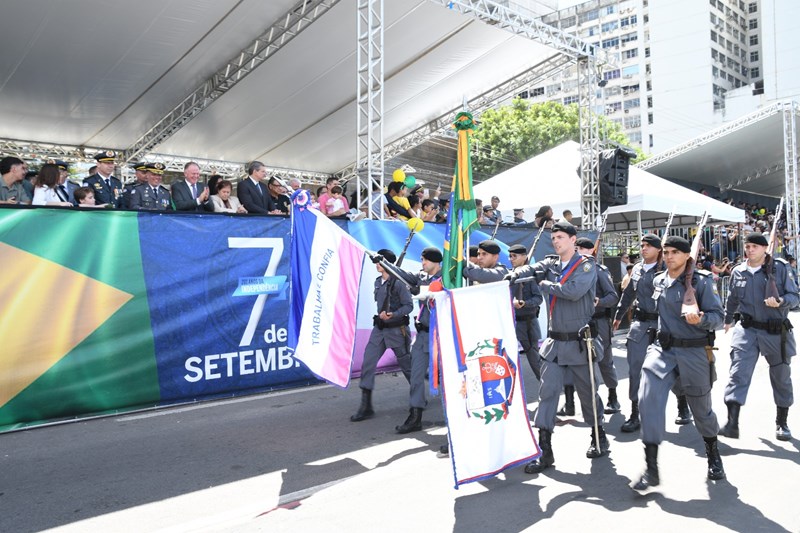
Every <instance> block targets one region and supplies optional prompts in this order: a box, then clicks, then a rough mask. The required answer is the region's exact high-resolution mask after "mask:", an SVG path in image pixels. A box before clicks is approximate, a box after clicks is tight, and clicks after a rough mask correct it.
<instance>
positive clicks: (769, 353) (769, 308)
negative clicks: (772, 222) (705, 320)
mask: <svg viewBox="0 0 800 533" xmlns="http://www.w3.org/2000/svg"><path fill="white" fill-rule="evenodd" d="M767 246H768V243H767V239H766V238H765V237H764V236H763V235H762V234H761V233H751V234H750V235H748V236H747V237H746V238H745V245H744V250H745V253H746V254H747V261H746V262H744V263H742V264H740V265H738V266H737V267H736V268H734V269H733V272H732V274H731V284H730V287H731V291H730V295H729V296H728V300H727V302H726V304H725V333H727V332H728V330H729V329H730V328H731V326H734V323H735V321H736V320H737V319H738V320H739V323H738V324H735V326H734V327H733V339H731V370H730V379H729V381H728V384H727V385H726V387H725V405H726V406H727V407H728V422H727V424H725V427H723V428H722V429H721V430H720V432H719V434H720V435H723V436H725V437H729V438H732V439H738V438H739V408H740V407H741V406H742V405H744V403H745V400H747V390H748V389H749V388H750V380H751V379H752V377H753V370H754V369H755V366H756V361H758V354H759V352H760V353H761V354H763V355H764V358H765V359H766V360H767V364H769V381H770V383H771V384H772V397H773V399H774V400H775V405H776V406H777V407H778V416H777V419H776V421H775V422H776V425H777V428H776V431H775V438H777V439H778V440H790V439H791V438H792V433H791V431H789V426H788V423H787V421H786V418H787V417H788V416H789V407H790V406H791V405H792V403H794V396H793V394H792V369H791V367H790V366H789V363H790V362H791V357H792V356H793V355H795V354H796V353H797V347H796V345H795V340H794V334H793V333H792V331H791V329H792V324H791V322H789V319H788V315H789V310H790V309H792V308H793V307H795V306H796V305H797V304H798V300H800V299H798V294H797V285H796V284H795V282H794V279H793V277H792V276H791V275H790V274H789V264H788V263H787V262H786V261H784V260H783V259H775V258H773V257H770V256H769V254H767ZM773 267H774V269H775V270H774V280H775V287H774V288H775V289H777V296H776V295H775V294H770V292H771V290H768V287H769V286H770V285H771V283H770V282H769V280H768V275H771V274H773V272H772V268H773ZM737 311H738V312H737Z"/></svg>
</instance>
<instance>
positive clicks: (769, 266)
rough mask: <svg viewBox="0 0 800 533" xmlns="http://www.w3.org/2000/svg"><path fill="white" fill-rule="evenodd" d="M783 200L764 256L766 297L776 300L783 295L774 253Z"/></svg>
mask: <svg viewBox="0 0 800 533" xmlns="http://www.w3.org/2000/svg"><path fill="white" fill-rule="evenodd" d="M783 201H784V198H783V196H781V201H780V203H779V204H778V209H776V210H775V218H774V219H772V230H770V232H769V244H767V255H766V257H765V258H764V272H765V273H766V274H767V290H766V294H765V295H764V299H765V300H766V299H767V298H775V299H776V300H778V301H780V299H781V295H780V294H779V293H778V285H777V283H776V282H775V268H776V267H775V259H774V258H773V255H774V253H775V245H776V244H777V240H778V235H777V234H778V220H779V219H780V218H781V215H782V214H783Z"/></svg>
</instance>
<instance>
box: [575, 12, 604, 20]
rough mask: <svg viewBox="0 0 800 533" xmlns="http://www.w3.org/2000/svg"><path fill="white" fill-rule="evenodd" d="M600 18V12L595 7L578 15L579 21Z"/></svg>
mask: <svg viewBox="0 0 800 533" xmlns="http://www.w3.org/2000/svg"><path fill="white" fill-rule="evenodd" d="M598 18H600V13H599V12H598V11H597V10H596V9H593V10H591V11H587V12H586V13H581V14H580V15H578V22H588V21H590V20H597V19H598Z"/></svg>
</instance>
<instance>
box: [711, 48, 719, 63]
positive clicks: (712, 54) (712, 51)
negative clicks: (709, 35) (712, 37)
mask: <svg viewBox="0 0 800 533" xmlns="http://www.w3.org/2000/svg"><path fill="white" fill-rule="evenodd" d="M718 58H719V52H717V51H716V50H714V49H713V48H712V49H711V59H714V60H717V59H718Z"/></svg>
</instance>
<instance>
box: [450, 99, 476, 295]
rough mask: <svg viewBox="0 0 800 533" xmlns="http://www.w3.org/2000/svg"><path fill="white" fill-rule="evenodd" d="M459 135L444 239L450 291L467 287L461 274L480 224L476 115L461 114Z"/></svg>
mask: <svg viewBox="0 0 800 533" xmlns="http://www.w3.org/2000/svg"><path fill="white" fill-rule="evenodd" d="M453 126H454V127H455V129H456V131H457V132H458V155H457V159H456V169H455V173H454V174H453V187H452V191H453V192H452V195H451V198H450V208H449V211H448V214H447V224H448V228H447V233H446V234H445V238H444V257H443V261H442V284H443V285H444V286H445V288H447V289H455V288H458V287H461V286H462V285H463V284H464V279H463V277H462V275H461V273H462V271H463V268H464V260H465V259H466V257H467V256H468V255H467V253H466V248H467V246H468V244H469V234H470V233H472V232H473V231H475V230H476V229H477V228H478V227H479V225H478V215H477V209H476V207H475V196H474V195H473V193H472V161H471V160H470V155H469V154H470V135H471V134H472V132H473V131H474V130H475V122H474V121H473V120H472V115H471V114H469V113H466V112H461V113H459V114H458V115H456V119H455V123H454V124H453Z"/></svg>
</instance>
